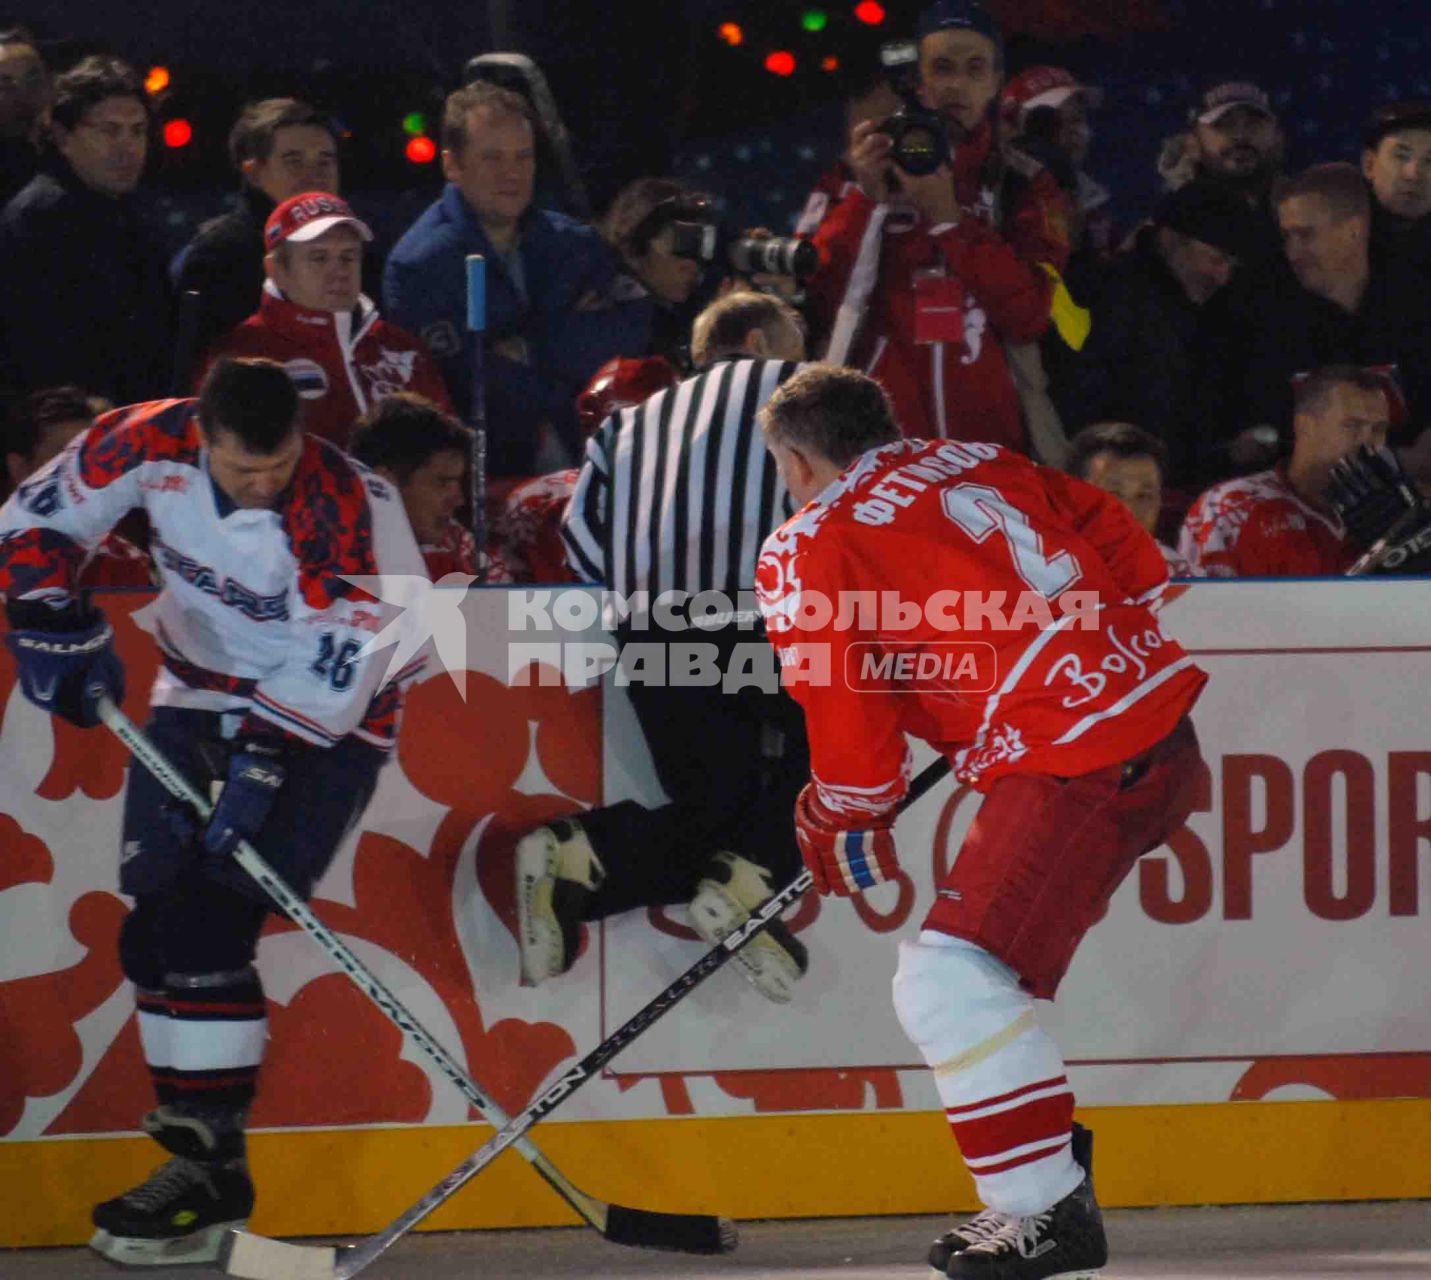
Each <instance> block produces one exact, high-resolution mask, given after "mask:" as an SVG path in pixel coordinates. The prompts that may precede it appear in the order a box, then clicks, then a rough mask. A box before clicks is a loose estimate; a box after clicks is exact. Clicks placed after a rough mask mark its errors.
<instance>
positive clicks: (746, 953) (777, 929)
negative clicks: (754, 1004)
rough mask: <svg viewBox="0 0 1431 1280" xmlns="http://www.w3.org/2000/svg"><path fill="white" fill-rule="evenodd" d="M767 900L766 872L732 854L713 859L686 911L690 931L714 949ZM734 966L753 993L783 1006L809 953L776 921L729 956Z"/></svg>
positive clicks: (720, 854)
mask: <svg viewBox="0 0 1431 1280" xmlns="http://www.w3.org/2000/svg"><path fill="white" fill-rule="evenodd" d="M771 896H772V889H771V885H770V872H768V871H767V870H766V869H765V868H764V867H761V866H757V865H756V864H755V863H753V862H751V861H750V860H749V859H748V858H742V857H741V856H740V855H739V854H737V853H718V854H716V856H715V857H714V858H712V859H711V861H710V862H709V863H708V864H707V866H706V869H705V871H704V872H703V873H702V876H701V881H700V883H699V884H698V885H697V886H696V896H695V897H694V898H692V899H691V905H690V908H689V911H690V918H691V927H692V928H693V929H695V931H696V932H697V933H698V934H700V935H701V937H702V938H703V939H705V941H706V942H707V943H709V944H710V945H711V946H713V947H714V946H718V945H719V944H720V942H721V941H722V940H723V939H724V938H725V937H726V935H727V934H729V933H730V932H731V931H732V930H733V929H737V928H739V927H740V926H741V925H743V924H744V923H745V922H746V921H747V920H749V919H750V917H751V915H752V914H754V912H755V911H756V910H757V909H758V908H759V907H761V906H762V905H763V904H764V903H765V902H766V901H768V900H769V899H770V897H771ZM735 959H736V963H737V964H739V965H740V966H741V971H742V972H743V973H744V975H745V977H746V978H748V979H749V980H750V982H751V984H752V985H753V986H754V987H755V989H756V990H757V991H759V992H760V994H761V995H763V996H764V997H765V998H766V999H767V1000H773V1001H775V1003H776V1004H789V1003H790V995H791V990H792V988H793V987H794V986H795V984H796V982H798V981H799V980H800V979H801V978H802V977H803V976H804V975H805V972H806V970H808V969H809V967H810V953H809V951H807V950H806V949H805V944H804V943H803V942H801V941H800V939H799V938H797V937H796V936H795V935H794V934H793V933H791V932H790V929H789V927H788V926H787V925H786V924H785V923H784V921H781V920H772V921H771V922H770V923H769V924H768V925H766V927H765V928H764V930H762V931H761V933H760V934H758V935H757V936H756V937H755V938H753V939H751V941H750V942H748V943H747V944H746V945H745V946H744V947H742V948H741V949H740V950H739V951H737V952H736V954H735Z"/></svg>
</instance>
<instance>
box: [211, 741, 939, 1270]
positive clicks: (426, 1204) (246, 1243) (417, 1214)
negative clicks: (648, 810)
mask: <svg viewBox="0 0 1431 1280" xmlns="http://www.w3.org/2000/svg"><path fill="white" fill-rule="evenodd" d="M948 772H949V762H948V761H947V760H946V759H944V758H943V757H941V758H940V759H938V760H936V761H934V763H933V764H931V765H928V766H927V767H926V768H925V769H924V770H923V771H922V772H921V773H920V774H919V776H918V777H917V778H915V779H914V781H913V782H912V783H911V784H910V787H909V791H908V793H907V794H906V795H905V798H904V800H903V801H902V802H901V804H900V811H901V812H903V811H904V810H905V809H907V808H908V807H909V806H910V805H911V804H913V803H914V802H915V801H916V800H918V799H919V798H920V797H921V796H922V795H924V794H925V792H927V791H928V790H929V789H930V788H931V787H932V786H934V784H935V783H936V782H938V781H939V780H940V779H941V778H943V777H944V775H945V774H946V773H948ZM813 881H814V878H813V877H812V876H811V875H810V872H809V871H808V870H805V871H801V872H800V874H799V875H798V876H796V877H795V879H794V880H792V881H791V882H790V883H789V884H787V885H786V886H785V888H783V889H781V890H780V891H779V892H778V893H777V894H776V895H775V896H774V897H773V898H770V899H769V900H768V901H767V902H765V903H764V904H763V905H762V906H761V907H760V909H759V911H758V912H757V913H756V914H755V915H752V916H751V917H750V919H749V920H747V921H746V922H745V923H744V924H743V925H741V926H740V927H739V928H737V929H735V930H733V931H732V932H731V933H729V934H728V935H727V936H726V937H725V938H724V939H723V940H722V941H721V943H720V945H719V946H717V947H716V948H715V949H714V950H711V951H708V952H707V953H706V954H705V955H703V956H702V957H701V958H700V959H699V960H697V961H696V962H695V964H693V965H692V966H691V967H690V968H689V969H687V970H686V971H685V973H683V974H681V976H680V977H679V978H677V979H676V980H675V981H674V982H673V983H671V985H670V986H669V987H667V988H666V989H665V990H664V991H663V992H661V994H660V995H658V996H657V997H656V998H655V999H654V1000H652V1001H651V1003H650V1004H648V1005H646V1006H645V1008H643V1009H641V1010H639V1011H638V1012H637V1013H635V1014H633V1015H632V1016H631V1017H630V1018H628V1019H627V1020H626V1021H625V1022H624V1023H622V1025H621V1026H620V1027H618V1028H617V1029H616V1030H615V1031H613V1032H612V1033H611V1035H609V1036H607V1038H606V1039H605V1040H603V1041H602V1042H601V1043H600V1044H599V1045H597V1046H596V1048H595V1049H593V1050H592V1051H591V1052H590V1053H588V1054H587V1055H586V1057H584V1058H583V1059H582V1060H581V1061H580V1062H578V1063H577V1064H576V1065H575V1066H574V1067H570V1068H568V1069H567V1070H566V1071H565V1072H563V1073H562V1076H561V1078H560V1079H559V1080H557V1081H556V1082H555V1083H554V1084H552V1085H551V1086H550V1087H548V1088H547V1090H546V1091H545V1092H544V1093H543V1094H542V1095H541V1097H539V1098H538V1099H537V1100H536V1101H535V1102H533V1103H532V1104H531V1105H530V1106H528V1107H527V1109H526V1110H525V1111H523V1112H522V1114H521V1115H519V1116H517V1117H516V1119H514V1120H509V1121H508V1122H507V1124H506V1125H505V1126H504V1127H503V1128H502V1129H501V1130H499V1131H498V1132H497V1133H495V1134H493V1135H492V1137H491V1138H489V1139H488V1140H487V1141H486V1142H485V1143H484V1144H483V1145H482V1146H481V1147H479V1148H478V1149H477V1150H476V1151H475V1152H474V1153H473V1154H472V1155H470V1156H468V1158H467V1159H466V1160H464V1161H463V1162H462V1163H461V1164H460V1165H458V1166H457V1168H455V1169H454V1170H453V1171H452V1172H451V1173H449V1174H448V1175H447V1177H445V1178H444V1179H443V1180H442V1181H441V1182H439V1183H438V1184H437V1185H436V1186H435V1187H433V1189H432V1190H431V1191H429V1192H428V1193H427V1194H426V1195H425V1196H423V1198H422V1199H421V1200H419V1201H418V1202H417V1203H416V1204H415V1205H413V1206H412V1208H411V1209H409V1210H407V1212H406V1213H404V1214H402V1215H401V1216H400V1217H398V1218H396V1219H394V1220H393V1221H392V1222H391V1223H389V1224H388V1226H386V1227H384V1228H383V1229H382V1230H381V1231H379V1232H378V1233H377V1234H376V1235H372V1236H368V1237H367V1238H366V1239H365V1240H363V1241H362V1243H360V1244H356V1245H345V1246H335V1245H316V1246H315V1245H296V1244H286V1243H284V1242H283V1241H280V1240H269V1239H267V1238H266V1237H264V1236H256V1235H252V1234H251V1233H249V1232H247V1231H235V1232H233V1233H232V1234H231V1235H230V1236H229V1241H228V1243H227V1244H226V1245H225V1246H224V1252H223V1254H222V1255H221V1256H222V1259H223V1264H224V1267H225V1269H226V1270H227V1271H228V1273H229V1275H231V1276H242V1277H244V1280H350V1278H351V1277H352V1276H355V1275H357V1274H358V1273H359V1272H360V1271H363V1270H365V1269H366V1268H367V1267H369V1266H371V1265H372V1264H373V1263H374V1262H376V1261H377V1260H378V1258H380V1257H381V1256H382V1255H383V1254H384V1253H386V1252H387V1251H388V1250H389V1249H390V1248H392V1246H393V1245H394V1244H396V1243H397V1242H398V1240H400V1239H401V1238H402V1237H403V1236H405V1235H406V1234H407V1233H408V1232H409V1231H411V1230H412V1229H413V1228H414V1227H415V1226H417V1224H418V1223H419V1222H421V1221H422V1220H423V1219H424V1218H425V1217H427V1215H428V1214H430V1213H431V1212H432V1211H433V1210H434V1209H436V1208H437V1207H438V1206H439V1205H441V1204H443V1203H445V1202H446V1201H447V1200H449V1199H451V1198H452V1197H453V1196H454V1195H456V1194H457V1192H458V1191H459V1190H461V1188H462V1187H464V1186H465V1185H466V1184H467V1183H468V1182H469V1181H471V1180H472V1179H473V1178H475V1177H476V1176H477V1175H478V1174H479V1173H481V1172H482V1170H483V1169H485V1168H486V1167H487V1166H488V1165H489V1164H491V1163H492V1161H493V1160H495V1159H496V1158H497V1157H498V1156H499V1155H501V1154H502V1152H504V1151H505V1150H506V1149H507V1148H508V1147H510V1146H511V1145H512V1144H513V1143H514V1142H520V1141H522V1136H523V1134H525V1133H526V1132H527V1130H528V1129H530V1128H531V1127H532V1126H533V1125H534V1124H536V1123H537V1122H538V1121H541V1120H544V1119H546V1117H547V1116H549V1115H550V1114H551V1113H552V1112H553V1111H555V1110H556V1109H557V1108H558V1107H559V1106H561V1104H562V1103H563V1102H565V1101H566V1100H567V1099H568V1098H569V1097H571V1095H572V1094H574V1093H575V1092H576V1091H577V1090H578V1089H579V1088H581V1086H582V1085H584V1084H585V1083H586V1082H587V1081H588V1080H590V1079H591V1078H592V1077H593V1076H595V1075H596V1074H597V1073H598V1072H600V1070H601V1069H602V1067H604V1066H605V1065H606V1064H607V1063H608V1062H610V1061H611V1059H612V1058H614V1057H616V1055H617V1054H618V1053H620V1052H621V1051H622V1050H623V1049H625V1048H627V1047H628V1046H629V1045H630V1044H631V1043H632V1041H634V1040H636V1039H637V1038H638V1037H640V1036H641V1035H642V1034H643V1033H644V1032H646V1031H648V1030H649V1029H650V1028H651V1026H652V1025H653V1024H654V1023H656V1022H657V1021H658V1020H659V1019H660V1018H662V1017H663V1016H664V1015H665V1014H667V1013H669V1012H670V1011H671V1010H672V1009H673V1008H675V1006H676V1005H678V1004H679V1003H680V1002H681V1001H682V1000H684V999H685V998H686V996H688V995H690V993H691V992H692V991H694V990H695V989H696V988H697V987H698V986H700V984H701V983H703V982H704V981H705V980H706V979H707V978H709V977H710V976H711V974H713V973H714V972H715V971H716V970H717V969H719V968H721V967H722V966H724V965H725V964H726V963H727V962H728V961H729V960H730V959H731V957H732V956H734V955H735V953H736V952H737V951H739V950H740V949H741V948H742V947H744V946H745V945H746V944H747V943H749V942H750V940H751V939H752V938H754V937H755V936H756V934H758V933H759V932H760V931H761V930H762V929H764V928H765V926H766V925H768V924H769V923H770V922H771V921H772V920H775V919H776V918H778V917H779V916H780V914H781V913H782V912H783V911H784V910H785V909H786V908H787V907H789V906H792V905H793V904H794V903H796V902H798V901H799V900H800V898H801V897H802V896H803V894H804V893H805V890H807V889H808V888H809V887H810V885H811V884H812V883H813Z"/></svg>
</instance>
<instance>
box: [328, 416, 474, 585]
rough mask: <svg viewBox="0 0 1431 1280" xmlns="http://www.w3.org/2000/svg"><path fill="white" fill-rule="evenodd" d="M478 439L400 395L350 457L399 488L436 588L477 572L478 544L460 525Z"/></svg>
mask: <svg viewBox="0 0 1431 1280" xmlns="http://www.w3.org/2000/svg"><path fill="white" fill-rule="evenodd" d="M471 439H472V433H471V432H470V431H469V430H468V429H467V428H466V427H464V426H463V425H462V424H461V423H460V422H458V421H457V419H456V418H454V417H452V416H451V415H450V414H447V413H444V412H443V411H442V410H441V409H439V408H438V407H437V406H436V405H435V404H433V403H432V401H430V400H424V399H423V398H422V397H421V396H418V395H413V394H411V393H410V392H404V391H400V392H398V393H397V394H396V395H392V396H388V397H387V399H385V400H383V401H381V402H380V403H379V404H378V405H376V406H375V407H374V408H373V411H372V412H371V413H369V414H367V415H365V416H364V417H363V419H362V421H361V422H359V423H358V425H357V427H356V428H355V429H354V431H353V440H352V445H351V447H350V450H349V451H350V452H351V453H352V455H353V457H355V458H357V459H358V461H359V462H362V463H365V464H366V465H368V466H370V467H372V469H373V470H374V471H376V472H377V473H378V475H380V476H382V477H383V479H384V480H387V481H388V482H389V483H390V484H393V485H395V486H396V487H397V491H398V493H399V494H401V495H402V504H403V507H404V508H405V509H406V511H407V519H408V523H409V524H411V525H412V531H413V533H414V534H415V535H416V536H417V542H418V548H419V549H420V550H421V552H422V558H423V560H424V561H426V563H427V572H428V574H429V576H430V577H431V578H432V580H433V581H434V582H437V581H439V580H440V579H441V578H443V577H444V576H445V575H446V574H449V573H468V574H474V575H475V574H476V572H477V543H476V540H475V539H474V538H473V537H472V534H471V532H470V530H468V529H465V528H463V526H462V525H461V524H459V523H458V521H457V519H456V516H457V511H458V509H459V508H460V507H461V506H462V504H463V503H464V502H465V501H466V500H467V486H466V485H465V483H464V481H465V479H466V475H467V455H468V451H469V449H470V447H471Z"/></svg>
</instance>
